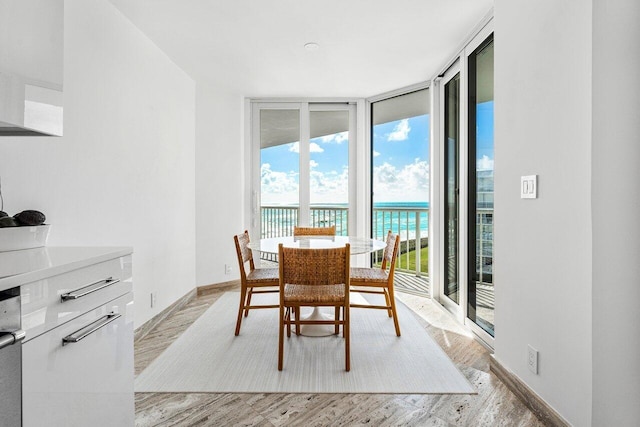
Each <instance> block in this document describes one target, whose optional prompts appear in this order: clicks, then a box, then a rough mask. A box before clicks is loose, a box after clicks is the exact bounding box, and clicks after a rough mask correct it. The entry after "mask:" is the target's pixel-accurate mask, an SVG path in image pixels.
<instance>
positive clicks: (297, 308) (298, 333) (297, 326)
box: [295, 306, 300, 335]
mask: <svg viewBox="0 0 640 427" xmlns="http://www.w3.org/2000/svg"><path fill="white" fill-rule="evenodd" d="M295 311H296V335H300V306H298V307H296V308H295Z"/></svg>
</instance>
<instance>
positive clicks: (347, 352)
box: [342, 305, 351, 372]
mask: <svg viewBox="0 0 640 427" xmlns="http://www.w3.org/2000/svg"><path fill="white" fill-rule="evenodd" d="M343 310H344V325H343V326H342V332H343V334H344V352H345V370H346V371H347V372H349V371H350V370H351V347H350V344H351V342H350V341H351V338H350V336H351V330H350V327H349V321H350V319H349V306H348V305H346V306H345V307H344V309H343Z"/></svg>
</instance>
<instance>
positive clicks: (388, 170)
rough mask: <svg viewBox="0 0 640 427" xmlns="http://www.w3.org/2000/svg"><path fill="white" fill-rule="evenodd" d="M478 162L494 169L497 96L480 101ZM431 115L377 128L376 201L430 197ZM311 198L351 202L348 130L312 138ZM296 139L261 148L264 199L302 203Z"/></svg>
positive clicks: (374, 166) (313, 201)
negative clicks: (495, 105) (494, 121)
mask: <svg viewBox="0 0 640 427" xmlns="http://www.w3.org/2000/svg"><path fill="white" fill-rule="evenodd" d="M477 117H478V128H477V132H478V134H477V135H478V150H477V164H478V168H479V169H493V102H487V103H483V104H480V105H479V106H478V110H477ZM429 132H430V123H429V116H428V115H423V116H417V117H412V118H408V119H403V120H398V121H394V122H389V123H384V124H380V125H377V126H375V127H374V129H373V172H374V177H373V191H374V202H428V201H429ZM310 144H311V145H310V151H311V159H310V163H311V169H310V178H311V182H310V186H311V203H347V194H348V178H349V174H348V167H347V165H348V151H349V148H348V133H347V132H342V133H338V134H334V135H328V136H325V137H320V138H314V139H312V140H311V141H310ZM298 151H299V145H298V143H297V142H295V143H290V144H283V145H280V146H277V147H271V148H267V149H263V150H261V180H262V188H261V191H262V204H263V205H274V204H276V205H287V204H297V203H298V187H299V184H298V182H299V160H300V159H299V154H298Z"/></svg>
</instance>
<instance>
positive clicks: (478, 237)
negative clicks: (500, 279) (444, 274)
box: [467, 36, 494, 336]
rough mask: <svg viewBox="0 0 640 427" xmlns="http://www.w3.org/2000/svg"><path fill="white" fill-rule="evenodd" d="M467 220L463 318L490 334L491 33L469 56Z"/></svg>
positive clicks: (492, 308)
mask: <svg viewBox="0 0 640 427" xmlns="http://www.w3.org/2000/svg"><path fill="white" fill-rule="evenodd" d="M468 70H469V91H468V92H469V96H468V100H469V102H468V111H469V126H468V129H469V134H468V145H469V154H468V155H469V175H468V177H469V185H468V188H469V197H468V200H469V203H468V208H469V213H468V217H469V222H468V226H469V228H468V236H469V243H468V261H469V266H468V288H467V295H468V297H467V318H468V319H469V320H471V321H472V322H473V323H475V324H476V325H478V326H479V327H480V328H482V329H483V330H484V331H485V332H486V333H488V334H489V335H491V336H494V321H493V317H494V316H493V315H494V292H493V159H494V149H493V111H494V105H493V104H494V101H493V36H489V37H488V38H487V39H486V40H484V41H483V42H482V44H480V46H478V47H477V48H476V49H475V50H474V51H473V52H472V53H471V54H470V55H469V57H468Z"/></svg>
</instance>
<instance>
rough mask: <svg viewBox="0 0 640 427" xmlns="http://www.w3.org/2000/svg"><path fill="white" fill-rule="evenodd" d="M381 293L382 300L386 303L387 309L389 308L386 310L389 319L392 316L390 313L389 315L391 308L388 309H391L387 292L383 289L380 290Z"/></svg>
mask: <svg viewBox="0 0 640 427" xmlns="http://www.w3.org/2000/svg"><path fill="white" fill-rule="evenodd" d="M382 291H383V293H384V300H385V301H386V303H387V307H389V308H388V309H387V315H388V316H389V317H391V314H392V313H391V308H390V307H391V298H390V297H389V292H388V291H387V288H383V289H382Z"/></svg>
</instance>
